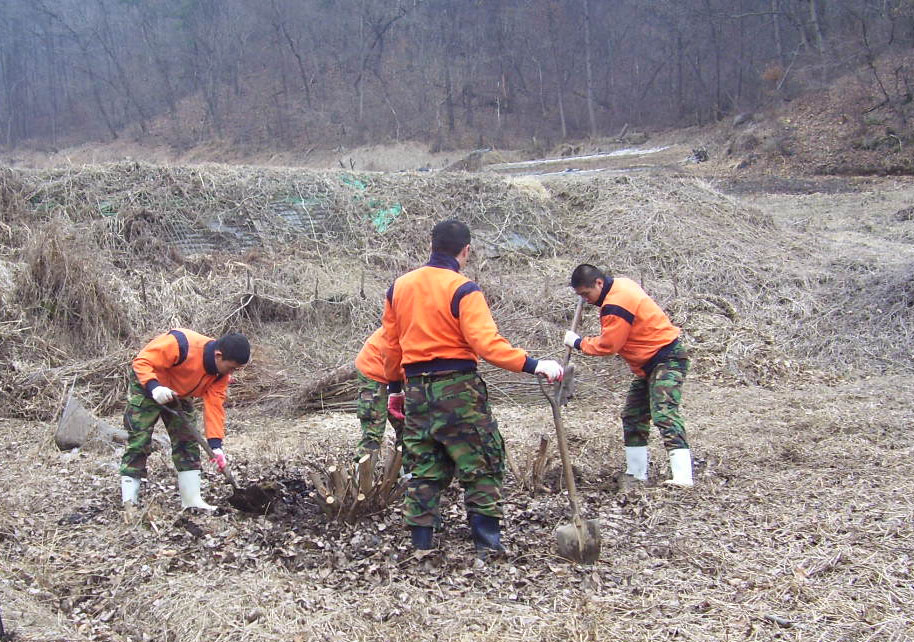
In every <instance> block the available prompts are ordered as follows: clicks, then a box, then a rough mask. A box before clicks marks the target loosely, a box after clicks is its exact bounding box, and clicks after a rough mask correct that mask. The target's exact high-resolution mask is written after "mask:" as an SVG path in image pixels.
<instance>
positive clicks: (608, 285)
mask: <svg viewBox="0 0 914 642" xmlns="http://www.w3.org/2000/svg"><path fill="white" fill-rule="evenodd" d="M612 286H613V278H612V277H611V276H610V277H607V278H605V279H603V289H602V290H600V298H599V299H597V307H601V306H602V305H603V300H604V299H605V298H606V295H607V294H609V291H610V290H611V289H612Z"/></svg>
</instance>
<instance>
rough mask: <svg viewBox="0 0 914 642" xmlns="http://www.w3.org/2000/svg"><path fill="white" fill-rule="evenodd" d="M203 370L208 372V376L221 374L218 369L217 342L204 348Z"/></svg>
mask: <svg viewBox="0 0 914 642" xmlns="http://www.w3.org/2000/svg"><path fill="white" fill-rule="evenodd" d="M203 369H204V370H206V374H211V375H218V374H219V368H217V367H216V342H215V341H209V342H208V343H207V344H206V345H205V346H203Z"/></svg>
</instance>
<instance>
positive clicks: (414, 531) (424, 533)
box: [409, 526, 434, 551]
mask: <svg viewBox="0 0 914 642" xmlns="http://www.w3.org/2000/svg"><path fill="white" fill-rule="evenodd" d="M433 532H434V529H433V528H432V527H431V526H410V527H409V533H410V537H411V539H412V541H413V548H414V549H416V550H417V551H427V550H430V549H431V548H432V533H433Z"/></svg>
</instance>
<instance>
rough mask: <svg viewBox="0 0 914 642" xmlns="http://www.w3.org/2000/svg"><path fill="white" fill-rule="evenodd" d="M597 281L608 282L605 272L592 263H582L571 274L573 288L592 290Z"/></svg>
mask: <svg viewBox="0 0 914 642" xmlns="http://www.w3.org/2000/svg"><path fill="white" fill-rule="evenodd" d="M597 279H603V282H604V283H605V282H606V274H605V273H604V272H603V270H601V269H600V268H598V267H597V266H595V265H591V264H590V263H581V264H580V265H579V266H578V267H576V268H575V269H574V272H572V273H571V287H573V288H580V287H585V288H591V287H593V286H594V285H595V284H596V282H597Z"/></svg>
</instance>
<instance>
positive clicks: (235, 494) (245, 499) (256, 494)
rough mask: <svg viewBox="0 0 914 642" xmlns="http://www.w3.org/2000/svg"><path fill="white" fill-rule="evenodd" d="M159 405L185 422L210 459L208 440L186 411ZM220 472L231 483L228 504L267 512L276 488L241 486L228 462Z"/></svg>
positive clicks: (211, 456) (258, 511) (263, 512)
mask: <svg viewBox="0 0 914 642" xmlns="http://www.w3.org/2000/svg"><path fill="white" fill-rule="evenodd" d="M160 407H161V408H163V409H164V410H165V411H167V412H168V413H169V414H171V415H174V416H175V417H178V418H180V419H183V420H184V422H185V423H187V427H188V429H189V430H190V432H191V434H192V435H193V436H194V440H195V441H196V442H197V443H198V444H200V447H201V448H202V449H203V451H204V452H205V453H206V454H207V455H208V456H209V458H210V459H214V458H215V456H214V455H213V449H212V448H210V445H209V442H208V441H206V439H204V438H203V435H201V434H200V431H198V430H197V428H196V426H194V425H193V423H192V422H191V421H190V418H189V417H188V416H187V413H185V412H183V411H180V410H176V409H175V408H173V407H171V406H162V405H160ZM222 474H223V475H225V478H226V479H227V480H228V483H229V484H231V485H232V495H231V497H229V499H228V502H229V504H231V505H232V506H234V507H235V508H237V509H238V510H240V511H242V512H245V513H257V514H259V515H265V514H266V513H267V512H269V510H270V508H271V507H272V505H273V502H274V501H276V495H277V489H276V488H264V487H262V486H258V485H257V484H251V485H250V486H248V487H247V488H242V487H241V486H239V485H238V482H237V481H235V476H234V475H233V474H232V471H231V469H229V467H228V464H226V465H225V467H223V468H222Z"/></svg>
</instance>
